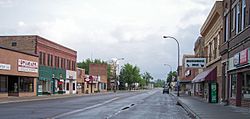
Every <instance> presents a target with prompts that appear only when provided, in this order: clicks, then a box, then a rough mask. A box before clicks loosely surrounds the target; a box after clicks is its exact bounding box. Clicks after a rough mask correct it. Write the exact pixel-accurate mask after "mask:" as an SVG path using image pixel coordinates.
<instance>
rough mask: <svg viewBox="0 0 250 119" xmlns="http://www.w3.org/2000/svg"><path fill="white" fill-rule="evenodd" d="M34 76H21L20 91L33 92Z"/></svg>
mask: <svg viewBox="0 0 250 119" xmlns="http://www.w3.org/2000/svg"><path fill="white" fill-rule="evenodd" d="M33 91H34V78H28V77H21V78H20V92H33Z"/></svg>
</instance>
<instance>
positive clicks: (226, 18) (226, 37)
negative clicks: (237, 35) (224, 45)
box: [224, 14, 229, 42]
mask: <svg viewBox="0 0 250 119" xmlns="http://www.w3.org/2000/svg"><path fill="white" fill-rule="evenodd" d="M228 20H229V19H228V14H227V15H226V16H225V40H224V42H226V41H228V37H229V36H228V35H229V30H228V29H229V28H228V27H229V25H228V24H229V22H228Z"/></svg>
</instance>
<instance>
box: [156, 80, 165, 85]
mask: <svg viewBox="0 0 250 119" xmlns="http://www.w3.org/2000/svg"><path fill="white" fill-rule="evenodd" d="M164 83H165V81H164V80H161V79H157V80H156V81H155V82H154V87H163V85H164Z"/></svg>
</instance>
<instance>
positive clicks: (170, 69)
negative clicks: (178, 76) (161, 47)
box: [164, 64, 172, 72]
mask: <svg viewBox="0 0 250 119" xmlns="http://www.w3.org/2000/svg"><path fill="white" fill-rule="evenodd" d="M164 66H169V67H170V71H171V72H172V66H171V65H169V64H164Z"/></svg>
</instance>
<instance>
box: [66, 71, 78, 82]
mask: <svg viewBox="0 0 250 119" xmlns="http://www.w3.org/2000/svg"><path fill="white" fill-rule="evenodd" d="M66 78H67V79H73V80H75V79H76V71H71V70H66Z"/></svg>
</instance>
